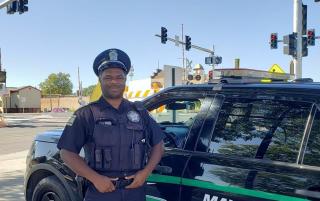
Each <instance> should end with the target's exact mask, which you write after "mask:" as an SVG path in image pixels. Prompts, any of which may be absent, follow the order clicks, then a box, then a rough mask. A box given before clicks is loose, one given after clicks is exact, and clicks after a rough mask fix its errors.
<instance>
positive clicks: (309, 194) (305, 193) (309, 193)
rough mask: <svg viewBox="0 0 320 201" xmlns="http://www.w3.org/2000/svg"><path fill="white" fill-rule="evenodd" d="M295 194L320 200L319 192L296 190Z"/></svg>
mask: <svg viewBox="0 0 320 201" xmlns="http://www.w3.org/2000/svg"><path fill="white" fill-rule="evenodd" d="M295 193H296V194H298V195H303V196H306V197H310V198H318V199H320V192H317V191H310V190H305V189H296V190H295Z"/></svg>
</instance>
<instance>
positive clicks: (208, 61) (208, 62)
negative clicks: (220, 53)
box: [204, 57, 213, 65]
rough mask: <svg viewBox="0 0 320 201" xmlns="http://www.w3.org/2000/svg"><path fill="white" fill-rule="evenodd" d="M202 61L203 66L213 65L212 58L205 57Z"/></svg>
mask: <svg viewBox="0 0 320 201" xmlns="http://www.w3.org/2000/svg"><path fill="white" fill-rule="evenodd" d="M204 61H205V62H204V63H205V64H209V65H210V64H212V63H213V58H212V57H206V58H205V60H204Z"/></svg>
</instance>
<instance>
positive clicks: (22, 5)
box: [18, 0, 28, 14]
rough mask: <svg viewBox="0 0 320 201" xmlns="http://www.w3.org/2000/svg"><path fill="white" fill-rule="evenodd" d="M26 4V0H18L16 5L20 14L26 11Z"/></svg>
mask: <svg viewBox="0 0 320 201" xmlns="http://www.w3.org/2000/svg"><path fill="white" fill-rule="evenodd" d="M27 5H28V0H19V6H18V11H19V14H22V13H24V12H27V11H28V6H27Z"/></svg>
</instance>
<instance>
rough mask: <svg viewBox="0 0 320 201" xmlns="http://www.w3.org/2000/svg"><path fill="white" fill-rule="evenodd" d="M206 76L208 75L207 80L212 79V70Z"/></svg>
mask: <svg viewBox="0 0 320 201" xmlns="http://www.w3.org/2000/svg"><path fill="white" fill-rule="evenodd" d="M208 74H209V80H212V79H213V73H212V70H210V71H209V73H208Z"/></svg>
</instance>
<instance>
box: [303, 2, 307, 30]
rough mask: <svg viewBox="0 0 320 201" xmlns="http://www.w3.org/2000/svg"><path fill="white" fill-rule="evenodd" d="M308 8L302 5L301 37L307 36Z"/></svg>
mask: <svg viewBox="0 0 320 201" xmlns="http://www.w3.org/2000/svg"><path fill="white" fill-rule="evenodd" d="M307 11H308V6H307V5H304V4H302V35H306V34H307V15H308V12H307Z"/></svg>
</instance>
